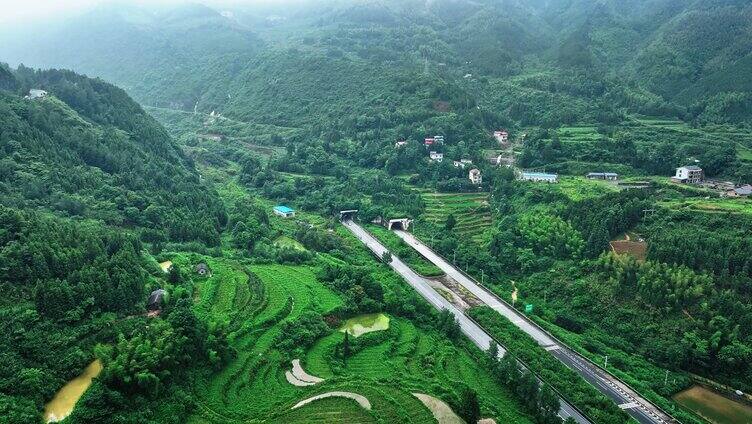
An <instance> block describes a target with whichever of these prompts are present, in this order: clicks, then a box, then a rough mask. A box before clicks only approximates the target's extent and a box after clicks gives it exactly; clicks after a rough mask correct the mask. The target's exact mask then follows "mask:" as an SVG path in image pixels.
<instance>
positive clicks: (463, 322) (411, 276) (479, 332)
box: [342, 220, 590, 424]
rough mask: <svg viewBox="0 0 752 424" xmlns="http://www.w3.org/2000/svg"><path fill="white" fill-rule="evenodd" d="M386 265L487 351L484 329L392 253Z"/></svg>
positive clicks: (366, 240)
mask: <svg viewBox="0 0 752 424" xmlns="http://www.w3.org/2000/svg"><path fill="white" fill-rule="evenodd" d="M342 224H343V225H344V226H345V227H346V228H347V229H348V230H350V232H352V233H353V234H354V235H355V237H357V238H358V240H360V241H361V242H362V243H363V244H365V245H366V247H368V248H369V249H370V250H371V251H372V252H373V253H374V254H375V255H376V256H377V257H379V258H381V256H382V255H383V254H384V252H386V251H388V249H387V248H386V247H384V245H382V244H381V243H380V242H379V241H378V240H376V238H375V237H373V236H372V235H371V234H370V233H369V232H368V231H366V230H365V229H364V228H363V227H361V226H360V225H358V224H356V223H355V222H353V221H352V220H343V221H342ZM389 266H390V267H392V269H393V270H394V271H396V272H397V273H398V274H400V275H401V276H402V278H404V279H405V281H407V283H408V284H410V286H412V287H413V288H414V289H415V290H416V291H417V292H418V294H420V295H421V296H422V297H423V298H424V299H426V300H427V301H428V303H430V304H431V305H432V306H433V307H435V308H437V309H439V310H441V309H446V310H448V311H449V312H451V313H452V314H453V315H454V316H455V317H456V319H457V322H458V323H459V325H460V328H461V329H462V332H463V333H464V334H465V335H466V336H467V337H468V338H469V339H470V340H471V341H472V342H473V343H474V344H475V345H476V346H478V348H480V349H481V350H486V349H488V347H489V346H490V344H491V342H492V341H493V338H491V336H490V335H489V334H488V333H487V332H486V331H485V330H484V329H482V328H481V327H480V326H479V325H478V324H476V323H475V321H473V320H471V319H470V318H469V317H468V316H467V315H465V313H464V312H462V311H461V310H460V309H459V308H457V307H456V306H454V305H453V304H452V303H451V302H449V301H448V300H446V299H445V298H444V297H442V296H441V295H440V294H439V293H437V292H436V291H435V290H434V289H433V288H432V287H431V286H430V284H429V283H428V281H426V279H425V278H423V277H422V276H420V275H418V274H417V273H416V272H415V271H413V270H412V269H411V268H410V267H409V266H407V265H406V264H405V263H404V262H402V260H400V258H398V257H397V256H395V255H394V254H392V262H391V263H390V264H389ZM494 343H495V342H494ZM498 346H499V357H501V356H503V355H504V354H505V353H506V350H505V349H504V347H503V346H501V345H498ZM559 408H560V409H559V416H560V417H561V418H562V419H566V418H568V417H572V418H574V420H575V421H576V422H577V423H579V424H590V420H588V419H587V418H586V417H585V416H584V415H582V414H581V413H580V412H579V411H578V410H577V409H576V408H574V407H573V406H572V405H570V404H569V403H567V402H566V400H564V399H561V398H560V399H559Z"/></svg>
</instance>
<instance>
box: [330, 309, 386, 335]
mask: <svg viewBox="0 0 752 424" xmlns="http://www.w3.org/2000/svg"><path fill="white" fill-rule="evenodd" d="M388 328H389V317H388V316H386V315H384V314H366V315H359V316H357V317H353V318H350V319H348V320H347V321H345V322H344V323H343V324H342V327H340V329H339V331H341V332H343V333H344V332H345V331H347V332H348V333H350V335H352V336H355V337H358V336H360V335H363V334H366V333H370V332H371V331H380V330H387V329H388Z"/></svg>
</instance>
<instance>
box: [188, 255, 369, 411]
mask: <svg viewBox="0 0 752 424" xmlns="http://www.w3.org/2000/svg"><path fill="white" fill-rule="evenodd" d="M209 266H210V267H211V268H212V271H213V275H212V276H211V277H210V278H208V279H207V280H205V281H203V282H202V283H201V284H200V287H199V288H198V292H199V296H198V299H197V304H196V310H197V313H199V315H200V316H201V317H203V318H206V319H209V320H212V321H223V322H225V323H226V324H228V328H229V329H230V340H231V343H232V345H233V347H235V349H236V350H237V352H238V355H237V358H236V359H235V360H233V361H232V362H231V363H230V364H228V365H227V366H225V367H224V368H223V369H222V370H221V371H220V372H218V373H216V374H214V375H212V376H211V377H210V378H205V379H200V380H199V381H196V382H195V384H194V387H195V388H196V391H195V395H196V398H197V403H198V408H197V409H198V413H197V414H196V415H195V416H194V417H193V419H192V420H191V421H192V422H196V423H198V422H202V423H203V422H241V421H242V422H247V421H248V419H253V418H261V417H270V416H275V414H277V413H279V412H280V411H285V409H286V408H285V406H287V405H291V404H292V403H294V401H295V400H298V399H299V398H301V397H302V393H303V391H302V390H301V389H299V388H297V387H295V386H292V385H290V384H289V383H288V382H287V381H286V380H285V378H284V370H283V368H282V364H281V358H280V354H279V352H277V351H276V350H275V349H274V346H273V342H274V339H275V337H276V336H277V334H278V332H279V327H280V324H281V323H282V322H283V321H284V320H289V319H293V318H295V317H297V316H299V315H300V314H301V313H302V312H303V311H305V310H308V309H316V310H319V311H321V312H328V311H331V310H332V309H334V308H336V307H338V306H339V305H340V304H341V300H340V298H339V297H338V296H337V295H336V294H334V293H333V292H331V291H330V290H329V289H327V288H326V287H324V286H323V285H322V284H320V283H318V282H317V281H316V279H315V276H314V274H313V271H312V270H311V269H310V268H306V267H293V266H284V265H259V266H252V267H250V268H248V269H246V268H245V267H243V266H241V265H239V264H237V263H234V262H231V261H225V260H213V261H209ZM251 273H252V274H251ZM322 404H324V405H326V404H328V403H326V402H322ZM312 407H313V406H312ZM304 409H307V408H303V410H304ZM296 414H297V415H299V414H302V410H301V411H296V413H295V414H293V415H294V416H297V415H296ZM355 422H359V421H358V420H355ZM363 422H368V421H363Z"/></svg>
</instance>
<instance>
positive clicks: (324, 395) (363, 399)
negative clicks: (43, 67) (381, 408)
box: [290, 392, 371, 411]
mask: <svg viewBox="0 0 752 424" xmlns="http://www.w3.org/2000/svg"><path fill="white" fill-rule="evenodd" d="M330 397H343V398H348V399H352V400H354V401H355V402H358V404H359V405H360V406H361V407H362V408H363V409H367V410H369V411H370V410H371V402H369V401H368V399H366V397H365V396H363V395H359V394H357V393H352V392H328V393H322V394H320V395H317V396H314V397H310V398H308V399H305V400H301V401H300V402H298V403H296V404H295V406H293V407H292V408H290V409H296V408H300V407H301V406H305V405H308V404H309V403H311V402H314V401H317V400H319V399H326V398H330Z"/></svg>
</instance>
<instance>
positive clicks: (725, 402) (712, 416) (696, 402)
mask: <svg viewBox="0 0 752 424" xmlns="http://www.w3.org/2000/svg"><path fill="white" fill-rule="evenodd" d="M674 400H675V401H676V402H678V403H679V404H680V405H682V406H683V407H685V408H687V409H689V410H691V411H692V412H694V413H695V414H697V415H700V416H701V417H703V418H705V419H706V420H708V421H710V422H711V423H714V424H738V423H752V407H751V406H749V405H745V404H743V403H741V402H736V401H733V400H731V399H728V398H726V397H723V396H721V395H720V394H718V393H716V392H714V391H712V390H710V389H706V388H705V387H702V386H692V387H690V388H689V389H687V390H685V391H683V392H680V393H677V394H676V395H674Z"/></svg>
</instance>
